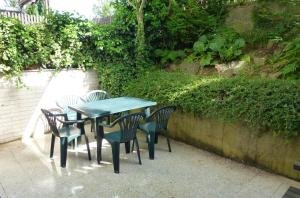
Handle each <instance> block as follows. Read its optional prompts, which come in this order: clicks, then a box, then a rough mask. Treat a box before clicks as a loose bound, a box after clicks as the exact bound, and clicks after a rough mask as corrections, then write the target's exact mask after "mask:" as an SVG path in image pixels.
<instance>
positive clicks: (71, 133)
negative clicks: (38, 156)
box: [41, 109, 91, 167]
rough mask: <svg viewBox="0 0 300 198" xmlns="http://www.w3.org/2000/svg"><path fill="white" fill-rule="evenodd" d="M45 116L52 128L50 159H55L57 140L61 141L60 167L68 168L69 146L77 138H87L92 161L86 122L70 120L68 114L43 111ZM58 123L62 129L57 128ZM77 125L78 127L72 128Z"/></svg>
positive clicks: (89, 156) (89, 155)
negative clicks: (85, 126)
mask: <svg viewBox="0 0 300 198" xmlns="http://www.w3.org/2000/svg"><path fill="white" fill-rule="evenodd" d="M41 111H42V112H43V114H44V115H45V117H46V119H47V121H48V124H49V126H50V129H51V132H52V137H51V147H50V158H52V157H53V152H54V144H55V138H56V137H58V138H59V139H60V166H61V167H66V162H67V149H68V144H69V143H70V142H72V141H74V140H75V139H76V138H78V137H81V136H82V135H83V136H84V137H85V141H86V147H87V151H88V158H89V160H91V152H90V147H89V140H88V137H87V136H86V134H85V131H84V121H83V120H71V121H69V120H68V117H67V114H65V113H63V114H53V113H51V112H50V111H48V110H46V109H41ZM57 117H63V118H64V120H61V119H58V118H57ZM57 121H59V122H61V123H62V127H61V128H58V127H57ZM73 124H77V127H75V126H72V125H73Z"/></svg>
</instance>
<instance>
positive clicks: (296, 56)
mask: <svg viewBox="0 0 300 198" xmlns="http://www.w3.org/2000/svg"><path fill="white" fill-rule="evenodd" d="M271 63H272V64H275V65H276V66H277V70H279V71H280V72H282V74H283V77H284V78H289V79H300V37H298V38H296V39H294V40H293V41H291V42H289V43H287V45H286V46H285V48H284V49H283V50H282V51H281V52H280V53H278V54H275V55H274V57H273V59H271Z"/></svg>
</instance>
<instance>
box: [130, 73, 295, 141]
mask: <svg viewBox="0 0 300 198" xmlns="http://www.w3.org/2000/svg"><path fill="white" fill-rule="evenodd" d="M125 94H126V95H129V96H134V97H140V98H146V99H150V100H155V101H157V102H158V103H160V104H165V105H166V104H174V105H176V106H178V107H179V108H181V109H182V110H183V111H185V112H191V113H194V114H196V115H198V116H200V117H204V118H217V119H221V120H224V121H233V122H235V121H238V122H243V123H245V124H246V125H248V126H249V127H255V128H258V129H260V130H264V131H272V132H273V133H274V134H280V135H283V136H284V137H291V136H297V135H298V134H299V132H300V124H299V123H300V82H299V81H285V80H270V79H245V78H218V77H213V78H212V77H211V78H207V77H196V76H191V75H188V74H183V73H168V72H165V71H152V72H148V73H146V74H144V75H142V76H141V77H140V78H138V79H136V80H133V81H131V82H130V83H129V84H128V86H126V89H125Z"/></svg>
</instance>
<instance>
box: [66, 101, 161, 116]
mask: <svg viewBox="0 0 300 198" xmlns="http://www.w3.org/2000/svg"><path fill="white" fill-rule="evenodd" d="M156 104H157V103H156V102H152V101H147V100H144V99H140V98H133V97H119V98H110V99H105V100H97V101H93V102H88V103H84V104H80V105H72V106H69V108H70V109H72V110H74V111H76V112H78V113H81V114H83V115H86V116H88V117H90V118H96V117H102V116H106V115H111V114H115V113H120V112H124V111H129V110H133V109H140V108H147V107H151V106H155V105H156Z"/></svg>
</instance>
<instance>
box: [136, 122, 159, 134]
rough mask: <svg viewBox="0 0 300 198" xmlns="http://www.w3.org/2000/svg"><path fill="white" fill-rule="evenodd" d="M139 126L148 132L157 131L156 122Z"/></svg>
mask: <svg viewBox="0 0 300 198" xmlns="http://www.w3.org/2000/svg"><path fill="white" fill-rule="evenodd" d="M138 128H139V129H140V130H142V131H144V132H146V133H150V132H155V128H156V123H155V122H147V123H144V124H140V125H139V126H138Z"/></svg>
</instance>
